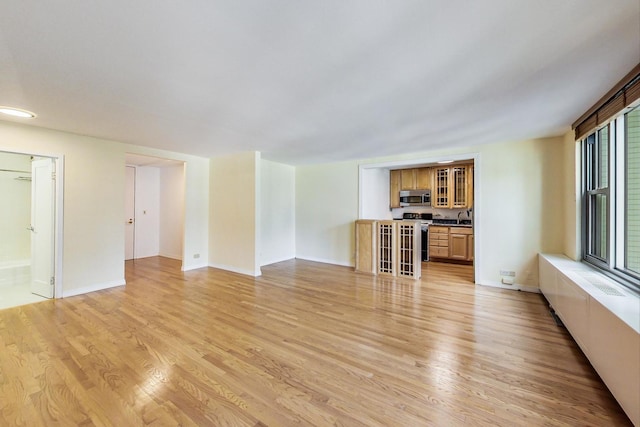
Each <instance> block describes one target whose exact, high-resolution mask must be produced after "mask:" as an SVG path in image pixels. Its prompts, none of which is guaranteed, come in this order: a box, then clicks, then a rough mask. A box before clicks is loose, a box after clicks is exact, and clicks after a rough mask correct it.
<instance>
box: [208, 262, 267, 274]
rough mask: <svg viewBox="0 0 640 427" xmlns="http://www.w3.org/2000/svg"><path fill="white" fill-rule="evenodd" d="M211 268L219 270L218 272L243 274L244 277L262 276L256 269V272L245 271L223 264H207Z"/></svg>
mask: <svg viewBox="0 0 640 427" xmlns="http://www.w3.org/2000/svg"><path fill="white" fill-rule="evenodd" d="M209 267H211V268H219V269H220V270H226V271H231V272H232V273H239V274H244V275H245V276H251V277H258V276H262V271H260V269H258V271H252V270H245V269H243V268H238V267H233V266H231V265H224V264H209Z"/></svg>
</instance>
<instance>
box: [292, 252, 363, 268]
mask: <svg viewBox="0 0 640 427" xmlns="http://www.w3.org/2000/svg"><path fill="white" fill-rule="evenodd" d="M296 259H302V260H305V261H313V262H321V263H323V264H333V265H341V266H343V267H355V265H354V264H351V263H348V262H343V261H337V260H335V259H325V258H316V257H310V256H304V255H296Z"/></svg>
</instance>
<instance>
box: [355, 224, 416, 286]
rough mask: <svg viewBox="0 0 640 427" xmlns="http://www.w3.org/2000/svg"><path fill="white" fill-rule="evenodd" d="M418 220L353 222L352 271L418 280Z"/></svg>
mask: <svg viewBox="0 0 640 427" xmlns="http://www.w3.org/2000/svg"><path fill="white" fill-rule="evenodd" d="M420 232H421V230H420V222H419V221H377V220H357V221H356V266H355V270H356V271H360V272H364V273H370V274H379V275H382V276H384V275H386V276H398V277H409V278H412V279H419V278H420V276H421V275H422V258H421V253H420V249H421V245H420V243H421V235H420Z"/></svg>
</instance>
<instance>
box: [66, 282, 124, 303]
mask: <svg viewBox="0 0 640 427" xmlns="http://www.w3.org/2000/svg"><path fill="white" fill-rule="evenodd" d="M125 284H126V282H125V280H124V279H121V280H114V281H112V282H105V283H96V284H94V285H90V286H83V287H82V288H75V289H69V290H64V289H63V290H62V298H68V297H73V296H76V295H83V294H88V293H89V292H96V291H102V290H104V289H110V288H117V287H118V286H124V285H125Z"/></svg>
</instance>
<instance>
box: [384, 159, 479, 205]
mask: <svg viewBox="0 0 640 427" xmlns="http://www.w3.org/2000/svg"><path fill="white" fill-rule="evenodd" d="M389 184H390V189H389V191H390V193H389V207H391V208H399V207H400V196H399V192H400V191H402V190H431V204H432V206H433V207H434V208H457V209H462V208H464V209H467V208H470V207H471V206H473V165H471V164H468V165H466V164H465V165H456V166H443V167H430V168H426V167H425V168H414V169H396V170H392V171H390V176H389Z"/></svg>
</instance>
